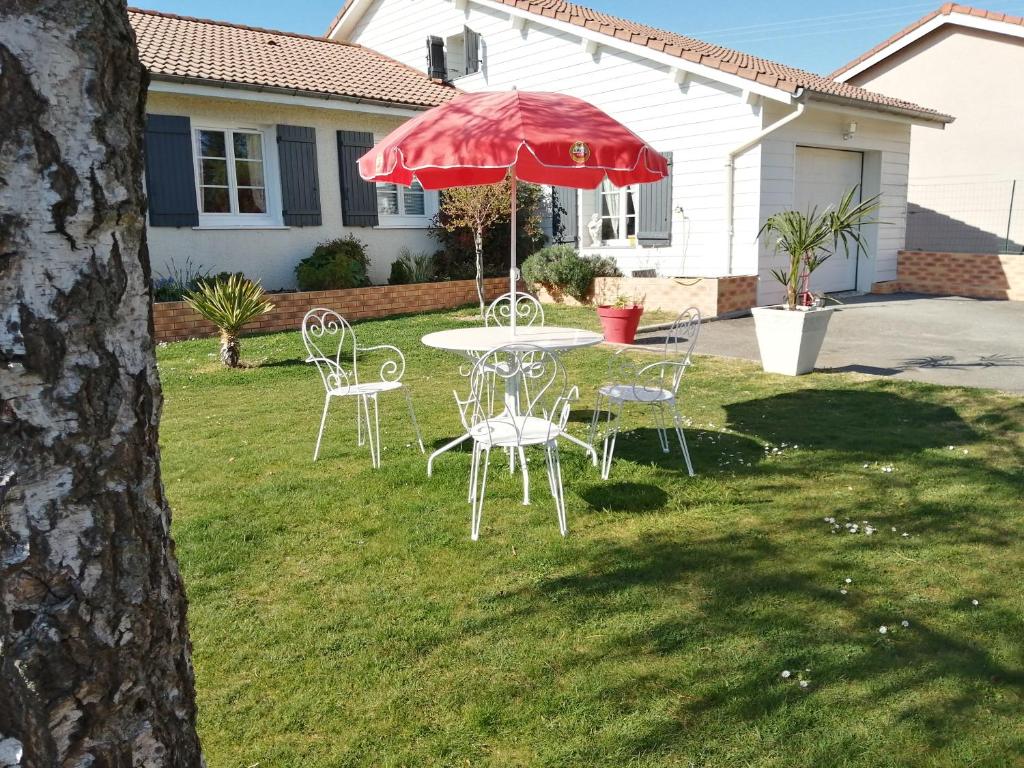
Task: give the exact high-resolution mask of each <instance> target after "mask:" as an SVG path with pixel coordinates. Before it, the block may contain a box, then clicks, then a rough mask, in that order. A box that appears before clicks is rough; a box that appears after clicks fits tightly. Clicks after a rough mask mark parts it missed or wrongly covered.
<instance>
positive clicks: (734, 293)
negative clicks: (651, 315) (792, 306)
mask: <svg viewBox="0 0 1024 768" xmlns="http://www.w3.org/2000/svg"><path fill="white" fill-rule="evenodd" d="M619 294H622V295H623V296H626V297H630V298H632V297H635V298H636V300H638V301H642V302H643V305H644V307H645V308H646V309H648V310H652V311H654V310H664V311H666V312H682V311H683V310H684V309H686V308H687V307H697V309H699V310H700V313H701V316H702V317H716V316H718V315H723V314H725V313H727V312H735V311H738V310H743V309H749V308H750V307H753V306H754V305H755V304H757V275H734V276H730V277H678V278H672V277H598V278H596V279H595V280H594V286H593V289H592V290H591V293H590V296H589V297H588V302H589V303H593V302H594V300H595V297H596V299H597V301H600V302H605V301H607V302H611V301H613V300H614V299H615V297H616V296H617V295H619ZM537 295H538V296H539V297H540V300H541V301H545V302H549V303H551V302H562V303H565V304H570V305H578V304H579V303H580V302H578V301H576V300H575V299H574V298H572V297H571V296H557V297H555V296H552V295H551V294H549V293H548V292H547V291H546V290H544V289H543V288H541V289H540V290H538V292H537Z"/></svg>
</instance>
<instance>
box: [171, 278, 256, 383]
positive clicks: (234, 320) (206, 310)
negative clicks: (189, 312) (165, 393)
mask: <svg viewBox="0 0 1024 768" xmlns="http://www.w3.org/2000/svg"><path fill="white" fill-rule="evenodd" d="M184 298H185V301H186V302H187V303H188V305H189V306H190V307H192V309H194V310H195V311H196V312H198V313H199V314H200V315H202V316H203V317H204V318H205V319H206V320H208V321H210V322H211V323H213V324H214V325H216V326H217V328H218V329H219V330H220V360H221V362H222V363H224V365H226V366H227V367H228V368H237V367H238V359H239V358H240V357H241V354H242V345H241V342H240V341H239V340H238V335H239V334H240V333H241V332H242V327H243V326H245V324H246V323H249V322H251V321H252V320H255V319H256V318H257V317H259V316H261V315H265V314H266V313H267V312H269V311H270V310H272V309H273V308H274V305H273V304H271V303H270V302H269V301H267V295H266V294H265V293H264V292H263V286H261V285H260V284H259V283H258V282H253V281H252V280H249V279H248V278H246V277H244V276H240V275H237V274H236V275H231V276H230V277H228V279H227V280H220V279H213V280H200V281H199V286H198V287H197V288H196V289H195V290H194V291H190V292H189V293H186V294H185V297H184Z"/></svg>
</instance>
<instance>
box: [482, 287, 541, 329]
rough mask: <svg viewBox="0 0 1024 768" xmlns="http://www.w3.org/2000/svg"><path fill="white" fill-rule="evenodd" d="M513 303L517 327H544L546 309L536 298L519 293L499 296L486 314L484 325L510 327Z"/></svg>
mask: <svg viewBox="0 0 1024 768" xmlns="http://www.w3.org/2000/svg"><path fill="white" fill-rule="evenodd" d="M513 301H514V302H515V306H514V310H515V313H516V325H519V326H527V325H544V307H543V306H542V305H541V303H540V302H539V301H538V300H537V298H536V297H535V296H531V295H530V294H528V293H522V292H520V291H517V292H516V293H515V294H514V299H513V294H511V293H506V294H504V295H502V296H499V297H498V298H496V299H495V300H494V301H492V302H491V305H490V306H489V307H488V308H487V311H486V312H485V313H484V325H486V326H492V325H502V326H504V325H508V324H509V323H510V322H511V320H512V312H513Z"/></svg>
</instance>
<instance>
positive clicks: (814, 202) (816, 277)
mask: <svg viewBox="0 0 1024 768" xmlns="http://www.w3.org/2000/svg"><path fill="white" fill-rule="evenodd" d="M863 165H864V155H863V154H862V153H861V152H846V151H843V150H838V149H817V148H815V147H797V148H796V200H795V202H796V206H795V207H796V210H798V211H809V210H811V209H812V208H815V207H816V208H817V209H818V210H819V211H820V210H821V209H823V208H825V207H826V206H828V205H832V204H836V203H838V202H839V201H840V200H841V199H842V197H843V195H844V194H845V193H846V192H848V191H849V190H850V188H851V187H856V186H858V185H859V184H860V183H861V170H862V168H863ZM856 287H857V254H856V253H855V252H854V251H853V250H852V249H851V251H850V256H849V258H847V257H846V256H845V251H844V250H843V248H842V245H840V246H839V252H838V253H836V255H835V256H833V257H832V258H830V259H829V260H828V261H826V262H825V263H824V264H822V265H821V266H820V267H818V269H817V270H816V271H815V272H814V274H813V275H812V276H811V290H812V291H814V292H815V293H820V292H822V291H828V292H831V291H852V290H853V289H855V288H856Z"/></svg>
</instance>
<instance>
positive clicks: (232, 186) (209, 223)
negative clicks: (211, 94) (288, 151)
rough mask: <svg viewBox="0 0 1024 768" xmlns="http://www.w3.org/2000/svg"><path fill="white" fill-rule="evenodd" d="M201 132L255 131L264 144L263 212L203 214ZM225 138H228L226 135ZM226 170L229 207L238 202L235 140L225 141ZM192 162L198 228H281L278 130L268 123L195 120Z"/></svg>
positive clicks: (234, 206)
mask: <svg viewBox="0 0 1024 768" xmlns="http://www.w3.org/2000/svg"><path fill="white" fill-rule="evenodd" d="M200 131H220V132H224V133H228V132H236V131H237V132H240V133H255V134H259V135H260V143H261V145H262V147H263V190H264V194H265V195H266V199H267V211H266V213H238V212H236V211H234V210H232V212H231V213H204V212H203V168H202V161H201V160H200V156H201V152H200V145H199V132H200ZM225 138H226V139H227V137H225ZM225 152H226V154H227V156H228V157H227V166H228V168H227V170H228V199H229V202H230V204H231V207H232V209H235V208H236V207H237V205H238V183H237V181H236V180H235V162H234V159H235V158H234V141H231V140H226V141H225ZM192 165H193V169H194V173H195V179H196V206H197V208H198V211H199V227H198V229H246V228H254V229H266V228H267V227H282V226H283V218H282V216H281V203H280V199H281V197H280V195H281V192H280V190H281V181H280V175H279V173H278V165H277V131H276V130H275V129H274V128H273V127H271V126H265V125H252V124H243V125H238V124H230V123H217V122H208V121H204V122H201V123H200V122H195V123H193V124H192Z"/></svg>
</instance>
